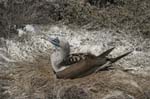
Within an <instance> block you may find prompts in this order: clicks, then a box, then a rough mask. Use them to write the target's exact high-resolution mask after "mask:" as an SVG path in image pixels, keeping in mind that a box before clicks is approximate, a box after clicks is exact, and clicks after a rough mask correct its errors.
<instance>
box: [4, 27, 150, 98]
mask: <svg viewBox="0 0 150 99" xmlns="http://www.w3.org/2000/svg"><path fill="white" fill-rule="evenodd" d="M18 31H19V35H18V37H16V39H15V40H5V46H7V47H6V48H7V49H6V50H7V54H8V57H6V58H8V59H4V60H6V61H7V65H6V67H5V68H2V69H6V68H7V69H6V71H7V73H6V72H5V73H3V74H6V75H7V76H6V78H5V79H6V81H7V79H10V81H11V82H8V83H11V84H10V85H9V84H8V85H6V86H9V87H8V90H7V91H6V92H5V94H6V93H7V94H9V95H10V97H15V99H36V98H39V99H59V98H60V99H70V97H75V98H73V99H91V98H92V99H112V97H115V99H120V98H122V99H149V90H150V89H149V85H148V84H149V71H150V67H149V64H150V61H149V59H150V53H149V51H148V50H149V47H147V45H149V39H147V40H144V39H143V38H141V37H140V36H135V35H133V34H134V33H132V35H131V33H130V31H129V32H124V31H114V30H99V31H87V30H85V29H77V28H74V29H73V28H69V27H67V26H59V25H54V26H49V25H46V26H39V25H26V27H25V28H24V29H18ZM118 32H119V33H118ZM47 36H51V37H60V38H64V39H66V40H68V41H69V42H70V44H71V52H91V53H93V54H96V55H97V54H99V53H102V52H103V51H105V50H107V49H108V48H111V47H116V48H115V50H114V51H113V52H112V53H111V55H110V57H115V56H118V55H120V54H122V53H124V52H127V51H131V50H132V51H133V52H132V54H130V55H128V56H127V57H125V58H123V59H121V60H120V61H118V62H117V63H115V64H114V68H115V69H114V70H109V71H102V72H100V73H97V74H93V75H90V76H87V77H85V78H79V79H74V80H59V79H56V77H55V75H54V74H53V72H52V69H51V64H50V54H51V53H52V51H51V49H52V48H53V47H52V45H51V44H50V42H48V41H46V40H44V39H43V37H47ZM133 37H134V38H136V39H132V38H133ZM2 55H3V56H6V55H4V53H1V56H2ZM124 70H129V71H128V72H125V71H124ZM49 97H50V98H49ZM147 97H148V98H147Z"/></svg>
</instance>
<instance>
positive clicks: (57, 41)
mask: <svg viewBox="0 0 150 99" xmlns="http://www.w3.org/2000/svg"><path fill="white" fill-rule="evenodd" d="M48 41H50V42H51V43H52V44H53V45H55V46H57V47H60V45H59V44H60V41H59V39H58V37H57V38H51V37H50V38H49V39H48Z"/></svg>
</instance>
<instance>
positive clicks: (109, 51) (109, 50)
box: [97, 47, 115, 57]
mask: <svg viewBox="0 0 150 99" xmlns="http://www.w3.org/2000/svg"><path fill="white" fill-rule="evenodd" d="M114 48H115V47H113V48H110V49H108V50H107V51H105V52H103V53H102V54H100V55H98V56H97V57H106V56H108V54H109V53H111V52H112V50H113V49H114Z"/></svg>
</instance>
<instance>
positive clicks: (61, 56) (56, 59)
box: [51, 49, 70, 72]
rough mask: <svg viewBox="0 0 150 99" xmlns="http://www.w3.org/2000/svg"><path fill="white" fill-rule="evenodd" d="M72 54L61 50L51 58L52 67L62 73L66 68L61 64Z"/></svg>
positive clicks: (56, 51)
mask: <svg viewBox="0 0 150 99" xmlns="http://www.w3.org/2000/svg"><path fill="white" fill-rule="evenodd" d="M69 54H70V50H65V49H59V50H55V52H54V53H53V54H52V56H51V62H52V67H53V69H54V71H55V72H57V71H61V70H62V69H64V66H60V63H61V62H63V61H64V60H65V59H66V58H67V57H68V56H69Z"/></svg>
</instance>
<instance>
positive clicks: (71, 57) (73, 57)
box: [60, 53, 93, 66]
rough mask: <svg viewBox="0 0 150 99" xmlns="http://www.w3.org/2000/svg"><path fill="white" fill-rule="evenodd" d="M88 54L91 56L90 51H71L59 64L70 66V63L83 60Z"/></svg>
mask: <svg viewBox="0 0 150 99" xmlns="http://www.w3.org/2000/svg"><path fill="white" fill-rule="evenodd" d="M88 56H93V55H92V54H90V53H73V54H70V55H69V56H68V57H67V58H66V59H64V60H63V62H61V63H60V65H61V66H70V65H72V64H75V63H78V62H80V61H82V60H85V59H86V58H87V57H88Z"/></svg>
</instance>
